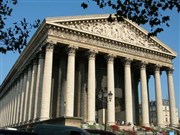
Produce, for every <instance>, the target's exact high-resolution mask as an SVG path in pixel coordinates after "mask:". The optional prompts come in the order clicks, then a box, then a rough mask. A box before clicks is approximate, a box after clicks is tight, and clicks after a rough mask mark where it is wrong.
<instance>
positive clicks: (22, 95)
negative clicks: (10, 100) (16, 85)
mask: <svg viewBox="0 0 180 135" xmlns="http://www.w3.org/2000/svg"><path fill="white" fill-rule="evenodd" d="M24 79H25V73H23V79H22V82H21V83H22V85H21V95H20V96H21V97H20V98H21V104H20V110H19V112H20V117H19V123H20V124H22V122H23V121H22V118H23V110H24V107H23V103H24V85H25V83H24Z"/></svg>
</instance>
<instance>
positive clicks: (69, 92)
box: [65, 46, 77, 117]
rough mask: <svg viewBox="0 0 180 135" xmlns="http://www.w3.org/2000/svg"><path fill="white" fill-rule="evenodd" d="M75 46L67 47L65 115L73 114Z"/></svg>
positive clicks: (71, 115)
mask: <svg viewBox="0 0 180 135" xmlns="http://www.w3.org/2000/svg"><path fill="white" fill-rule="evenodd" d="M76 49H77V48H76V47H74V46H69V47H68V63H67V87H66V88H67V89H66V104H65V105H66V106H65V116H69V117H73V116H74V85H75V84H74V78H75V51H76Z"/></svg>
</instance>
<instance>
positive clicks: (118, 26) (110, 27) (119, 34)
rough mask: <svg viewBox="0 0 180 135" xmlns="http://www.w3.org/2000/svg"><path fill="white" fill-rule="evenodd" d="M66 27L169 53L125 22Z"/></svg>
mask: <svg viewBox="0 0 180 135" xmlns="http://www.w3.org/2000/svg"><path fill="white" fill-rule="evenodd" d="M64 25H67V26H68V27H70V28H74V29H77V30H82V31H84V32H88V33H92V34H96V35H100V36H104V37H108V38H113V39H114V40H117V41H120V42H126V43H130V44H132V45H136V46H142V47H146V48H149V49H152V50H158V51H161V52H168V50H165V49H163V48H160V47H159V46H158V45H157V44H154V43H153V42H150V40H148V38H147V36H145V34H139V32H137V31H135V29H132V28H131V27H130V26H128V25H127V24H126V23H123V22H122V23H119V22H112V23H110V22H107V21H104V22H82V23H70V24H64Z"/></svg>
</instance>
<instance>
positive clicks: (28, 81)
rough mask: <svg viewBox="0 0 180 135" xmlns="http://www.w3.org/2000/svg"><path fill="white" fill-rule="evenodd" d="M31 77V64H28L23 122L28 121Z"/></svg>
mask: <svg viewBox="0 0 180 135" xmlns="http://www.w3.org/2000/svg"><path fill="white" fill-rule="evenodd" d="M31 77H32V65H31V63H30V64H29V67H28V76H27V82H26V97H25V99H26V100H25V107H24V109H25V113H24V114H25V122H28V116H29V102H30V101H29V100H30V89H31Z"/></svg>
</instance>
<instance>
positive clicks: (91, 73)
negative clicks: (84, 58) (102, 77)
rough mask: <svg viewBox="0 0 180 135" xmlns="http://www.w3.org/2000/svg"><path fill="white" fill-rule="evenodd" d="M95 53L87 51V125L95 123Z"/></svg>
mask: <svg viewBox="0 0 180 135" xmlns="http://www.w3.org/2000/svg"><path fill="white" fill-rule="evenodd" d="M96 53H97V52H96V51H94V50H90V51H89V62H88V108H87V109H88V120H87V122H88V124H90V125H93V123H94V122H95V101H96V99H95V96H96V90H95V89H96V86H95V56H96Z"/></svg>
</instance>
